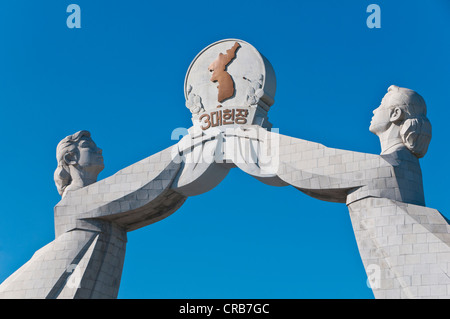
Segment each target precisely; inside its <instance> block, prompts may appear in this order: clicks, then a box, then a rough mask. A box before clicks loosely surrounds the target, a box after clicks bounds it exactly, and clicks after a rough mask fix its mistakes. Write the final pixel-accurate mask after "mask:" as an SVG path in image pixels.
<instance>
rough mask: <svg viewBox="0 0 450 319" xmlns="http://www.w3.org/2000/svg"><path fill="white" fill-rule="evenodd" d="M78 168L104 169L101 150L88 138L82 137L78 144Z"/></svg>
mask: <svg viewBox="0 0 450 319" xmlns="http://www.w3.org/2000/svg"><path fill="white" fill-rule="evenodd" d="M78 151H79V155H78V163H77V164H78V166H79V167H81V168H82V169H88V168H90V169H92V168H94V169H99V171H98V172H100V171H101V170H102V169H103V168H104V167H105V165H104V163H103V156H102V149H101V148H99V147H97V145H96V144H95V143H94V141H93V140H92V139H91V138H90V137H85V136H84V137H82V138H81V139H80V141H79V142H78Z"/></svg>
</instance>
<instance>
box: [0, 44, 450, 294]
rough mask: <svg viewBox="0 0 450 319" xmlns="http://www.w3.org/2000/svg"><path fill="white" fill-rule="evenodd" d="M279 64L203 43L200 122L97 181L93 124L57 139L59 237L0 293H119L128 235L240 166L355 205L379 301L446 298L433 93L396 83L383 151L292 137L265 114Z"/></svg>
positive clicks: (191, 95)
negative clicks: (430, 194) (433, 172)
mask: <svg viewBox="0 0 450 319" xmlns="http://www.w3.org/2000/svg"><path fill="white" fill-rule="evenodd" d="M275 90H276V79H275V72H274V70H273V67H272V66H271V64H270V63H269V61H268V60H267V59H266V58H265V57H264V56H263V55H261V53H259V52H258V51H257V50H256V49H255V48H254V47H253V46H252V45H250V44H249V43H247V42H245V41H242V40H238V39H227V40H222V41H219V42H216V43H213V44H211V45H210V46H208V47H207V48H205V49H204V50H202V51H201V52H200V53H199V54H198V55H197V56H196V57H195V59H194V61H193V62H192V63H191V65H190V67H189V69H188V72H187V74H186V78H185V85H184V91H185V97H186V107H187V108H188V109H189V110H190V111H191V114H192V123H193V125H192V127H191V128H189V130H188V134H187V135H185V136H184V137H183V138H182V139H181V140H180V141H179V142H178V143H176V144H175V145H173V146H171V147H169V148H167V149H165V150H162V151H161V152H159V153H156V154H154V155H151V156H149V157H147V158H145V159H143V160H141V161H139V162H137V163H135V164H133V165H130V166H128V167H126V168H124V169H122V170H120V171H119V172H117V173H116V174H114V175H112V176H110V177H108V178H105V179H103V180H100V181H96V179H97V175H98V173H99V172H100V171H101V170H102V169H103V157H102V152H101V149H99V148H98V147H97V146H96V145H95V143H94V141H93V140H92V138H91V136H90V133H89V132H88V131H80V132H78V133H75V134H73V135H71V136H68V137H66V138H65V139H63V140H62V141H61V143H60V144H59V145H58V147H57V161H58V168H57V170H56V171H55V183H56V186H57V188H58V191H59V192H60V194H61V195H62V199H61V201H60V202H59V203H58V204H57V205H56V206H55V209H54V216H55V240H54V241H52V242H51V243H49V244H48V245H46V246H44V247H43V248H41V249H40V250H38V251H37V252H36V253H35V254H34V255H33V256H32V258H31V259H30V260H29V261H28V262H27V263H25V264H24V265H23V266H22V267H21V268H19V269H18V270H17V271H16V272H15V273H13V274H12V275H11V276H10V277H9V278H7V279H6V280H5V281H4V282H3V283H2V284H1V285H0V297H1V298H116V297H117V294H118V289H119V285H120V278H121V273H122V267H123V261H124V258H125V248H126V243H127V232H130V231H133V230H135V229H138V228H141V227H145V226H147V225H150V224H152V223H155V222H157V221H160V220H162V219H163V218H165V217H167V216H169V215H170V214H172V213H174V212H175V211H176V210H177V209H179V208H180V207H181V206H182V205H183V203H184V202H185V200H186V199H187V198H188V197H190V196H194V195H199V194H202V193H204V192H207V191H209V190H211V189H212V188H214V187H215V186H216V185H218V184H219V183H220V182H221V181H222V180H223V179H224V178H225V177H226V175H227V174H228V172H229V170H230V169H232V168H239V169H241V170H243V171H244V172H246V173H248V174H249V175H251V176H253V177H255V178H256V179H258V180H260V181H261V182H263V183H266V184H268V185H272V186H278V187H284V186H292V187H295V188H296V189H298V190H300V191H301V192H304V193H306V194H307V195H309V196H312V197H314V198H317V199H319V200H325V201H331V202H337V203H345V204H346V205H347V206H348V208H349V213H350V217H351V222H352V226H353V230H354V232H355V237H356V241H357V244H358V249H359V252H360V255H361V258H362V261H363V264H364V266H365V269H366V272H367V273H368V275H371V274H372V271H373V270H374V269H376V271H377V272H378V277H377V281H376V282H371V283H372V289H373V292H374V295H375V297H376V298H420V297H421V291H423V290H427V291H429V292H430V295H429V296H431V297H436V298H448V297H449V296H450V276H449V271H450V269H449V265H450V264H449V263H450V246H449V245H450V227H449V225H448V221H447V219H446V218H445V217H443V216H442V215H441V214H440V213H439V212H438V211H437V210H435V209H432V208H428V207H426V206H425V198H424V193H423V185H422V173H421V170H420V163H419V158H421V157H423V156H424V155H425V153H426V151H427V149H428V144H429V142H430V140H431V124H430V122H429V120H428V119H427V117H426V107H427V106H426V103H425V100H424V99H423V98H422V97H421V96H420V95H419V94H418V93H417V92H415V91H413V90H410V89H406V88H401V87H398V86H395V85H393V86H390V87H389V88H388V90H387V93H386V95H385V96H384V97H383V99H382V100H381V104H380V106H379V107H378V108H376V109H375V111H374V117H373V119H372V122H371V125H370V128H369V129H370V131H371V132H373V133H374V134H376V135H377V136H378V137H379V138H380V144H381V150H382V151H381V154H380V155H377V154H366V153H360V152H353V151H347V150H340V149H334V148H330V147H326V146H324V145H322V144H319V143H315V142H311V141H306V140H302V139H299V138H293V137H289V136H285V135H282V134H279V133H278V132H276V130H275V129H273V128H272V124H271V123H270V122H269V121H268V111H269V110H270V108H271V106H272V105H273V104H274V98H275Z"/></svg>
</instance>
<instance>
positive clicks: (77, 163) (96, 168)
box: [54, 131, 105, 197]
mask: <svg viewBox="0 0 450 319" xmlns="http://www.w3.org/2000/svg"><path fill="white" fill-rule="evenodd" d="M56 160H57V161H58V167H57V168H56V171H55V174H54V179H55V184H56V188H57V189H58V192H59V194H60V195H61V196H62V197H64V195H65V194H66V192H68V191H71V190H76V189H79V188H82V187H85V186H87V185H90V184H92V183H95V182H96V181H97V176H98V174H100V172H101V171H102V170H103V168H104V167H105V166H104V164H103V156H102V150H101V149H100V148H98V147H97V145H95V143H94V141H93V140H92V139H91V134H90V133H89V132H88V131H80V132H77V133H75V134H73V135H69V136H67V137H66V138H64V139H63V140H62V141H61V142H59V144H58V146H57V147H56Z"/></svg>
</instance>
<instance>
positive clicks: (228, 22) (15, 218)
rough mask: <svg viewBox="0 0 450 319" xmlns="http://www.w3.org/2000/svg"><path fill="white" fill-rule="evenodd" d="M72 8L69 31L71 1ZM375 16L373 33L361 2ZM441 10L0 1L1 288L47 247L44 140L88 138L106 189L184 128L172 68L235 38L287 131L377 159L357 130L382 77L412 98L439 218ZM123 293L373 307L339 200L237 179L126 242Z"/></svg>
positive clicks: (52, 143)
mask: <svg viewBox="0 0 450 319" xmlns="http://www.w3.org/2000/svg"><path fill="white" fill-rule="evenodd" d="M71 3H76V4H78V5H79V6H80V7H81V29H69V28H67V26H66V18H67V16H68V15H69V14H68V13H66V7H67V6H68V5H69V4H71ZM370 3H376V4H378V5H379V6H380V8H381V28H380V29H369V28H368V27H367V26H366V18H367V16H368V15H369V13H366V8H367V6H368V5H369V4H370ZM449 21H450V2H448V1H447V0H430V1H411V0H408V1H406V0H405V1H376V2H374V1H372V0H371V1H360V0H355V1H331V0H330V1H308V2H307V1H282V0H280V1H242V0H241V1H233V0H232V1H226V2H225V1H159V2H155V1H138V0H128V1H88V0H71V1H64V0H48V1H31V0H29V1H24V0H15V1H2V2H1V3H0V41H1V50H0V134H1V136H3V144H2V145H3V146H2V148H1V151H0V152H1V156H0V167H1V168H2V173H1V177H0V181H1V183H0V201H1V203H2V204H1V211H0V217H1V221H0V281H3V280H4V279H6V278H7V277H8V276H9V275H10V274H11V273H12V272H13V271H15V270H16V269H17V268H19V267H20V266H21V265H22V264H24V263H25V262H26V261H27V260H28V259H29V258H30V257H31V256H32V254H33V253H34V252H35V251H36V250H37V249H39V248H41V247H42V246H44V245H45V244H47V243H48V242H50V241H52V240H53V239H54V228H53V207H54V205H55V204H56V203H58V201H59V200H60V197H59V195H58V193H57V191H56V188H55V186H54V182H53V172H54V169H55V168H56V158H55V150H56V145H57V143H58V142H59V141H60V140H61V139H62V138H64V137H65V136H67V135H69V134H72V133H74V132H76V131H79V130H82V129H86V130H90V131H91V133H92V136H93V139H94V141H95V142H96V143H97V144H98V145H99V146H100V147H101V148H102V149H103V155H104V158H105V165H106V167H105V169H104V170H103V172H102V173H101V174H100V176H99V178H100V179H103V178H105V177H107V176H110V175H112V174H114V173H115V172H117V171H118V170H120V169H122V168H124V167H126V166H128V165H131V164H133V163H135V162H137V161H138V160H141V159H143V158H145V157H147V156H150V155H152V154H154V153H156V152H158V151H160V150H162V149H164V148H166V147H168V146H170V145H172V144H173V143H174V141H171V140H170V135H171V132H172V130H174V129H175V128H177V127H189V126H190V124H191V122H190V112H189V110H188V109H187V108H186V107H185V105H184V93H183V82H184V76H185V72H186V71H187V68H188V66H189V64H190V62H191V61H192V59H193V58H194V57H195V56H196V54H197V53H198V52H199V51H200V50H202V49H203V48H204V47H206V46H207V45H208V44H210V43H212V42H215V41H218V40H221V39H224V38H238V39H242V40H245V41H247V42H249V43H251V44H253V45H254V46H255V47H256V48H257V49H258V50H259V51H260V52H261V53H262V54H264V55H265V56H266V57H267V58H268V59H269V60H270V61H271V63H272V65H273V66H274V69H275V72H276V75H277V82H278V88H277V94H276V97H275V104H274V105H273V106H272V109H271V110H270V113H269V119H270V121H271V122H272V123H273V125H274V127H276V128H279V129H280V132H281V133H282V134H286V135H290V136H293V137H298V138H302V139H307V140H311V141H315V142H320V143H322V144H325V145H326V146H329V147H335V148H340V149H347V150H353V151H360V152H367V153H379V150H380V148H379V142H378V139H377V137H376V136H374V135H373V134H371V133H370V132H369V131H368V126H369V122H370V119H371V116H372V110H373V109H374V108H375V107H377V106H378V105H379V102H380V100H381V98H382V97H383V95H384V94H385V92H386V90H387V88H388V87H389V85H391V84H396V85H398V86H403V87H408V88H411V89H414V90H416V91H418V92H419V93H420V94H422V95H423V96H424V98H425V100H426V102H427V104H428V115H429V119H430V121H431V123H432V125H433V139H432V141H431V145H430V148H429V151H428V154H427V155H426V156H425V158H423V159H422V160H421V166H422V172H423V176H424V187H425V197H426V201H427V206H429V207H433V208H436V209H438V210H440V211H441V212H442V213H443V214H444V215H446V216H447V217H450V204H449V203H448V186H447V185H448V182H447V181H448V180H449V179H450V174H449V170H448V168H447V165H448V158H450V150H449V147H448V138H449V132H448V130H449V128H448V121H449V120H448V119H449V116H450V111H449V108H450V103H449V101H450V63H449V59H450V42H449V35H450V24H449V23H448V22H449ZM119 298H373V294H372V292H371V290H370V289H369V288H367V286H366V275H365V272H364V268H363V265H362V262H361V259H360V257H359V253H358V250H357V246H356V241H355V238H354V235H353V231H352V227H351V224H350V218H349V214H348V210H347V207H346V206H345V205H344V204H336V203H328V202H322V201H319V200H317V199H313V198H310V197H308V196H306V195H304V194H303V193H301V192H299V191H297V190H295V189H293V188H291V187H283V188H276V187H269V186H267V185H264V184H262V183H260V182H258V181H257V180H255V179H253V178H252V177H250V176H247V175H245V174H244V173H242V172H240V171H239V170H238V169H234V170H232V172H231V173H230V174H229V175H228V176H227V178H226V179H225V180H224V181H223V182H222V183H221V184H220V185H219V186H217V187H216V188H215V189H214V190H212V191H210V192H208V193H206V194H203V195H200V196H196V197H192V198H190V199H188V200H187V202H186V203H185V204H184V205H183V206H182V208H181V209H180V210H178V211H177V212H176V213H175V214H173V215H171V216H170V217H168V218H167V219H165V220H163V221H161V222H158V223H156V224H153V225H150V226H148V227H146V228H143V229H140V230H136V231H133V232H131V233H129V234H128V245H127V254H126V259H125V266H124V270H123V276H122V283H121V288H120V291H119Z"/></svg>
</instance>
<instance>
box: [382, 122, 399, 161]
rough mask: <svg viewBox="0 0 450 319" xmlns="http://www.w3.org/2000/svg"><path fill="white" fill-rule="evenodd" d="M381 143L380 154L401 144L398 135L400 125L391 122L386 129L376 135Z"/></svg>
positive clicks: (394, 149)
mask: <svg viewBox="0 0 450 319" xmlns="http://www.w3.org/2000/svg"><path fill="white" fill-rule="evenodd" d="M378 137H379V139H380V144H381V155H384V154H389V153H392V152H394V151H396V150H397V149H398V148H400V147H402V146H403V141H402V139H401V137H400V126H399V125H395V124H392V125H391V126H390V127H389V128H388V129H387V130H386V131H384V132H383V133H380V134H379V135H378Z"/></svg>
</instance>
